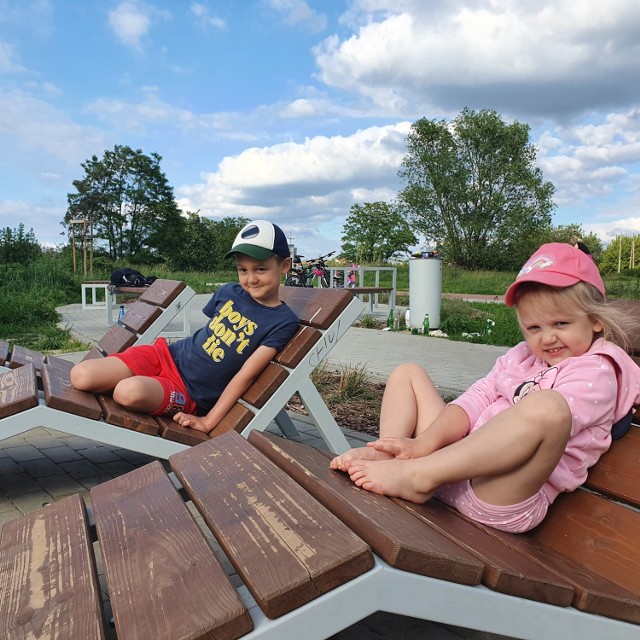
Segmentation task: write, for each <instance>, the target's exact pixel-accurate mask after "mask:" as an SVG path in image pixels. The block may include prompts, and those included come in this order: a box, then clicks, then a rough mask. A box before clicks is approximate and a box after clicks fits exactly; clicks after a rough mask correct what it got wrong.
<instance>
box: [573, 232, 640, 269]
mask: <svg viewBox="0 0 640 640" xmlns="http://www.w3.org/2000/svg"><path fill="white" fill-rule="evenodd" d="M583 240H584V243H585V244H586V245H587V246H588V247H589V249H591V245H590V244H589V243H588V240H586V239H584V238H583ZM598 266H599V267H600V270H601V271H602V272H603V273H613V272H617V271H618V269H619V270H620V271H621V272H622V271H624V272H627V273H628V274H631V272H632V271H633V270H635V274H633V275H636V274H639V273H640V236H638V237H637V236H635V235H634V236H619V237H617V238H616V239H615V240H612V241H611V242H610V243H609V244H608V245H607V247H606V248H605V249H604V251H603V252H602V255H601V258H600V260H599V262H598Z"/></svg>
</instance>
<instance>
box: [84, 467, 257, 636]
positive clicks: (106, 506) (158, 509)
mask: <svg viewBox="0 0 640 640" xmlns="http://www.w3.org/2000/svg"><path fill="white" fill-rule="evenodd" d="M91 501H92V504H93V511H94V516H95V520H96V530H97V534H98V540H99V542H100V549H101V551H102V558H103V563H104V567H105V574H106V577H107V583H108V587H109V597H110V600H111V605H112V608H113V614H114V620H115V626H116V632H117V634H118V640H134V639H135V640H141V639H146V638H153V639H154V640H178V639H180V640H196V639H201V638H207V639H211V640H213V639H214V638H215V639H216V640H218V639H219V638H225V639H229V640H231V639H234V638H238V637H240V636H242V635H243V634H245V633H247V632H248V631H250V630H251V628H252V626H253V623H252V621H251V618H250V616H249V614H248V612H247V610H246V607H245V606H244V604H243V602H242V601H241V600H240V598H239V596H238V594H237V592H236V590H235V589H234V588H233V586H232V585H231V584H230V583H229V581H228V579H227V576H226V574H225V572H224V569H223V568H222V567H221V566H220V563H219V562H218V560H217V558H216V556H215V554H214V553H213V551H212V549H211V547H210V546H209V544H208V543H207V541H206V539H205V538H204V536H203V534H202V532H201V530H200V528H199V527H198V525H197V524H196V522H195V521H194V519H193V517H192V516H191V514H190V513H189V510H188V508H187V506H186V505H185V504H184V502H183V500H182V498H180V496H179V494H178V493H177V492H176V490H175V488H174V487H173V485H172V483H171V480H169V478H168V477H167V475H166V473H165V471H164V469H163V468H162V465H161V464H160V463H159V462H152V463H150V464H148V465H145V466H143V467H140V468H138V469H135V470H134V471H131V472H130V473H127V474H124V475H122V476H120V477H118V478H115V479H114V480H110V481H108V482H105V483H103V484H101V485H98V486H96V487H94V488H92V489H91Z"/></svg>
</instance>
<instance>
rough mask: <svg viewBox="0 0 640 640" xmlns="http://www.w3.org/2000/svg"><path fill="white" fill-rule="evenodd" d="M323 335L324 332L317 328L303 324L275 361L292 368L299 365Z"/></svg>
mask: <svg viewBox="0 0 640 640" xmlns="http://www.w3.org/2000/svg"><path fill="white" fill-rule="evenodd" d="M321 337H322V334H321V333H320V331H318V330H317V329H312V328H311V327H307V326H301V327H300V328H299V329H298V331H297V332H296V334H295V335H294V336H293V338H291V340H289V342H288V343H287V344H286V345H285V347H284V349H283V350H282V351H281V352H280V353H279V354H278V355H277V356H276V358H275V362H277V363H278V364H281V365H283V366H285V367H289V368H290V369H293V368H295V367H297V366H298V365H299V364H300V363H301V362H302V360H303V359H304V357H305V356H306V355H307V353H309V351H311V349H312V347H313V346H314V345H315V344H316V342H318V340H320V338H321Z"/></svg>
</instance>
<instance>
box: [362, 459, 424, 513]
mask: <svg viewBox="0 0 640 640" xmlns="http://www.w3.org/2000/svg"><path fill="white" fill-rule="evenodd" d="M414 466H415V465H414V461H413V460H398V459H391V460H359V461H354V462H353V464H351V466H350V468H349V477H350V478H351V480H352V481H353V482H354V483H355V484H356V485H357V486H358V487H362V488H363V489H366V490H367V491H372V492H373V493H382V494H383V495H385V496H392V497H394V498H404V499H405V500H409V501H411V502H417V503H419V504H420V503H423V502H426V501H427V500H428V499H429V498H430V497H431V496H432V495H433V491H434V490H435V489H434V490H424V488H423V487H419V488H417V487H415V486H414V484H415V483H414V480H415V477H416V473H415V469H414Z"/></svg>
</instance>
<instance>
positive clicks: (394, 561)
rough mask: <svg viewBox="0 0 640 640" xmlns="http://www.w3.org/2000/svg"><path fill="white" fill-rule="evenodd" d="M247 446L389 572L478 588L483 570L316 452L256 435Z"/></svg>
mask: <svg viewBox="0 0 640 640" xmlns="http://www.w3.org/2000/svg"><path fill="white" fill-rule="evenodd" d="M249 442H250V443H252V444H253V445H254V446H256V447H257V448H259V449H260V451H262V452H263V453H264V454H265V455H266V456H267V457H268V458H269V459H270V460H272V461H273V462H274V463H275V464H277V465H278V466H280V467H281V468H283V469H285V470H286V473H287V474H288V475H290V476H291V477H292V478H294V479H295V480H296V482H298V483H300V484H301V485H302V486H303V487H304V488H305V489H306V490H307V491H308V492H309V493H310V494H311V495H313V496H314V497H315V498H316V499H317V500H319V501H320V502H321V503H322V504H324V505H325V506H326V507H327V508H328V509H329V511H331V512H332V513H334V514H336V515H337V516H338V517H339V518H340V520H342V522H344V523H345V524H347V525H348V526H349V527H350V528H351V529H352V530H353V531H355V532H356V533H357V534H358V535H359V536H360V537H361V538H362V539H363V540H365V541H366V542H367V543H368V544H369V545H371V548H372V549H373V550H374V551H375V552H376V553H377V554H378V555H379V556H380V557H382V558H383V559H384V560H385V561H386V562H388V563H389V564H390V565H391V566H393V567H396V568H398V569H403V570H405V571H411V572H413V573H419V574H422V575H428V576H431V577H434V578H443V579H445V580H450V581H452V582H459V583H462V584H479V583H480V580H481V578H482V572H483V565H482V563H481V562H479V561H478V560H477V558H475V557H474V556H473V555H471V554H470V553H469V552H467V551H465V550H464V549H462V548H461V547H460V546H459V545H457V544H455V543H453V542H451V541H450V540H449V539H448V538H447V537H445V536H443V535H442V534H441V533H439V532H438V531H436V530H434V529H432V528H430V527H426V526H424V524H423V523H422V522H420V521H419V520H418V519H417V518H415V517H414V516H412V515H411V514H410V513H408V512H407V511H405V510H404V509H403V508H402V507H401V506H400V505H398V504H396V503H394V502H393V501H391V500H389V499H388V498H386V497H384V496H381V495H378V494H375V493H370V492H368V491H365V490H363V489H360V488H358V487H356V486H355V484H353V483H352V482H350V481H349V480H348V478H347V477H346V475H345V474H341V473H338V472H336V471H332V470H331V469H329V461H328V459H327V458H326V457H325V456H324V455H323V454H322V453H321V452H320V451H318V450H316V449H313V448H311V447H308V446H305V445H302V444H300V443H297V442H293V441H291V440H285V439H284V438H277V437H275V436H270V435H268V434H264V433H261V432H258V431H252V432H251V433H250V434H249Z"/></svg>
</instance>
